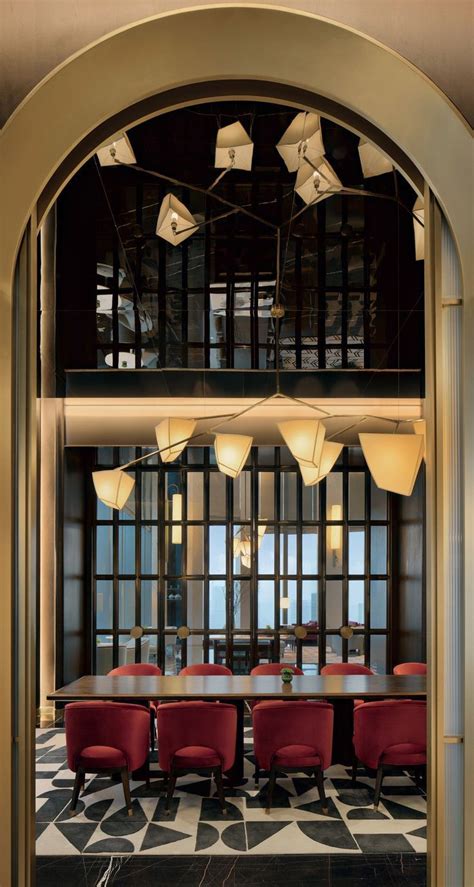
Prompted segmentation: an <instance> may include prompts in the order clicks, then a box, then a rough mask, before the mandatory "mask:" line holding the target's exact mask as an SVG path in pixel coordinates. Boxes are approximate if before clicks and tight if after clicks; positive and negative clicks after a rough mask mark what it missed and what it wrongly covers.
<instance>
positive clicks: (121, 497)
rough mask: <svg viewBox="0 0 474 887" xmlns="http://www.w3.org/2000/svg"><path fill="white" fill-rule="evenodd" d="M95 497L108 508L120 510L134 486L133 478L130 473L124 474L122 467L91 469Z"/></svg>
mask: <svg viewBox="0 0 474 887" xmlns="http://www.w3.org/2000/svg"><path fill="white" fill-rule="evenodd" d="M92 480H93V482H94V487H95V491H96V493H97V498H98V499H100V501H101V502H103V503H104V505H107V506H108V508H115V509H116V510H117V511H120V510H121V509H122V508H123V507H124V505H125V503H126V501H127V499H128V497H129V496H130V493H131V492H132V490H133V488H134V486H135V479H134V478H133V477H131V475H130V474H125V472H124V471H123V470H122V468H111V469H108V470H107V471H93V472H92Z"/></svg>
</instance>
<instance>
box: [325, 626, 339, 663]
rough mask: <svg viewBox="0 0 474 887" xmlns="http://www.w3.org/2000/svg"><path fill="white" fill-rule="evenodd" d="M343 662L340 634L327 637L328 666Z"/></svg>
mask: <svg viewBox="0 0 474 887" xmlns="http://www.w3.org/2000/svg"><path fill="white" fill-rule="evenodd" d="M332 662H342V638H341V635H340V634H327V635H326V664H327V665H330V664H331V663H332Z"/></svg>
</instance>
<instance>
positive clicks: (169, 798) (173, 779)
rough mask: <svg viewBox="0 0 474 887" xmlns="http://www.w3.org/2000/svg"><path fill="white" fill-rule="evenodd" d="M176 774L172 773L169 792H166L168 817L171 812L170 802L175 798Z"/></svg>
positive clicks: (169, 779)
mask: <svg viewBox="0 0 474 887" xmlns="http://www.w3.org/2000/svg"><path fill="white" fill-rule="evenodd" d="M176 779H177V776H176V773H170V774H169V777H168V791H167V792H166V804H165V813H166V815H168V814H169V812H170V801H171V798H172V797H173V792H174V787H175V785H176Z"/></svg>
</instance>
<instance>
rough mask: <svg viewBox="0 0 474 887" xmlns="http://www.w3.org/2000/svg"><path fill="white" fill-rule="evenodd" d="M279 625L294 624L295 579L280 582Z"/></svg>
mask: <svg viewBox="0 0 474 887" xmlns="http://www.w3.org/2000/svg"><path fill="white" fill-rule="evenodd" d="M279 604H280V625H295V624H296V579H281V580H280V601H279Z"/></svg>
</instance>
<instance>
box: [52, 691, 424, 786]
mask: <svg viewBox="0 0 474 887" xmlns="http://www.w3.org/2000/svg"><path fill="white" fill-rule="evenodd" d="M425 697H426V676H425V675H311V676H309V675H305V676H299V675H295V676H294V677H293V680H292V682H291V683H290V684H284V683H283V682H282V681H281V678H280V677H279V675H206V676H195V675H193V676H191V675H190V676H181V675H163V676H155V675H152V676H150V675H84V676H83V677H81V678H78V679H77V680H75V681H72V682H71V683H70V684H66V685H65V686H64V687H60V688H59V689H58V690H55V691H54V692H53V693H50V694H49V695H48V699H50V700H52V701H54V702H55V703H67V702H84V701H87V700H100V699H101V700H116V701H117V702H118V701H132V702H145V703H146V701H147V700H149V699H159V700H160V701H162V702H171V701H173V700H192V699H206V700H219V701H221V702H229V703H232V704H233V705H235V706H236V708H237V738H236V755H235V764H234V766H233V768H232V770H231V771H229V773H228V774H227V777H228V779H229V780H230V782H232V783H233V784H238V783H239V782H241V781H242V779H243V772H244V762H243V758H244V703H245V700H248V701H255V700H264V699H286V700H297V699H325V700H327V701H328V702H331V703H332V704H333V705H334V740H333V763H335V764H336V763H339V764H345V765H350V764H351V763H352V724H353V708H354V699H363V700H364V701H366V702H370V701H375V700H377V699H394V698H405V699H416V698H418V699H419V698H421V699H423V698H425Z"/></svg>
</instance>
